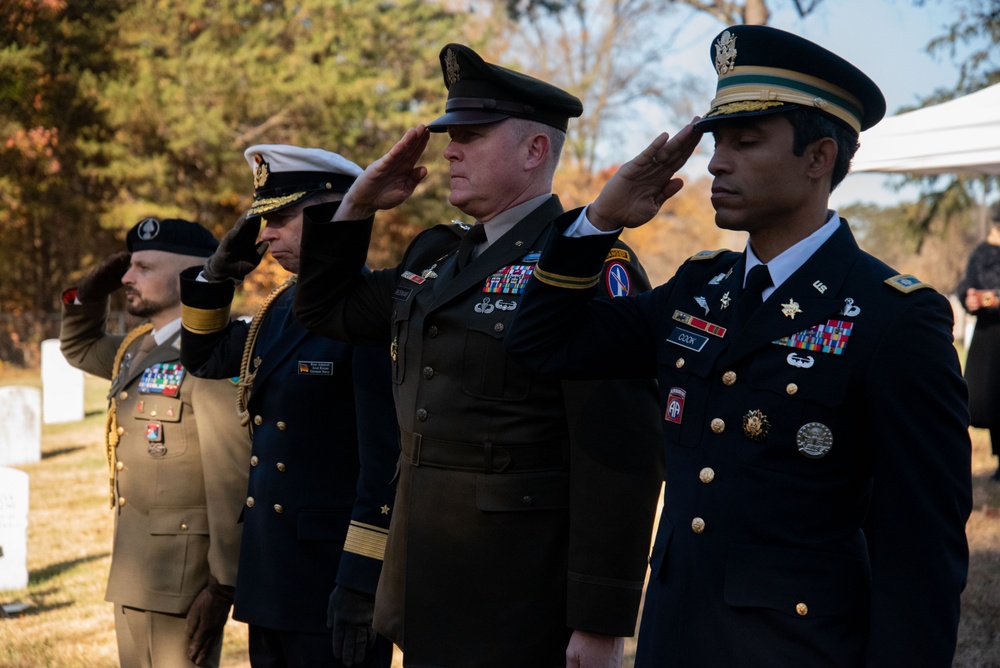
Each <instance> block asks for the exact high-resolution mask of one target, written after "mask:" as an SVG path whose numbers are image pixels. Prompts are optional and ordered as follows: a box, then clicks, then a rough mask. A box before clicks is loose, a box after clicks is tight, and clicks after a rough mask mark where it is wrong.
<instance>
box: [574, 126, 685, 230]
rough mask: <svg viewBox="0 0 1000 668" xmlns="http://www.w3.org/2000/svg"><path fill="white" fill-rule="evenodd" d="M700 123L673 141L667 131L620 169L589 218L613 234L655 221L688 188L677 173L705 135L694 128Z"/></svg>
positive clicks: (590, 210)
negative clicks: (663, 209) (621, 228)
mask: <svg viewBox="0 0 1000 668" xmlns="http://www.w3.org/2000/svg"><path fill="white" fill-rule="evenodd" d="M697 120H698V118H697V117H696V118H695V119H694V120H693V121H691V123H688V124H687V125H685V126H684V127H683V128H682V129H681V131H680V132H678V133H677V134H676V135H674V136H673V137H672V138H671V137H670V136H669V135H668V134H667V133H666V132H664V133H663V134H661V135H660V136H659V137H657V138H656V139H654V140H653V143H652V144H650V145H649V146H647V147H646V148H645V149H644V150H643V151H642V153H640V154H639V155H637V156H636V157H634V158H632V159H631V160H629V161H628V162H626V163H625V164H624V165H622V166H621V168H619V169H618V171H617V172H616V173H615V175H614V176H612V177H611V179H610V180H609V181H608V182H607V183H606V184H605V185H604V188H603V189H602V190H601V194H600V195H598V197H597V199H596V200H595V201H594V203H593V204H591V205H590V208H588V209H587V219H588V220H590V222H591V223H592V224H593V225H594V227H596V228H598V229H600V230H604V231H608V232H610V231H611V230H616V229H618V228H619V227H639V226H640V225H643V224H645V223H647V222H649V221H650V220H652V219H653V216H655V215H656V214H657V212H659V210H660V207H661V206H663V203H664V202H666V201H667V200H668V199H669V198H671V197H673V196H674V195H676V194H677V192H678V191H679V190H680V189H681V187H682V186H683V185H684V182H683V181H681V180H680V179H677V178H674V174H676V173H677V170H678V169H680V168H681V167H683V166H684V163H686V162H687V160H688V158H689V157H691V154H692V153H693V152H694V149H695V147H696V146H698V142H699V141H701V135H702V132H701V131H700V130H698V129H696V128H695V127H694V123H695V121H697Z"/></svg>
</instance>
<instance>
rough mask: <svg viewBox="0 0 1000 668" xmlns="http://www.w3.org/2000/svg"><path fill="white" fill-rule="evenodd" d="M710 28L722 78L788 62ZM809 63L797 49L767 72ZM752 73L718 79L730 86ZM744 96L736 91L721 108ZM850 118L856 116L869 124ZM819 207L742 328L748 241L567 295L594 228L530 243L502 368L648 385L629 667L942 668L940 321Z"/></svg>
mask: <svg viewBox="0 0 1000 668" xmlns="http://www.w3.org/2000/svg"><path fill="white" fill-rule="evenodd" d="M730 31H732V32H729V31H727V32H726V33H724V34H723V36H720V38H719V40H717V41H716V54H715V55H717V56H719V57H718V58H717V60H716V62H717V64H718V63H720V62H721V63H722V67H723V68H727V71H731V69H728V68H731V67H732V66H733V62H732V60H733V59H735V62H736V63H737V64H752V63H753V55H754V54H755V53H758V51H757V50H756V47H755V46H754V45H755V44H760V45H761V46H760V48H761V49H767V53H768V54H769V55H771V56H773V55H774V54H775V53H778V54H781V53H784V54H785V55H786V56H788V54H797V53H798V54H800V55H801V54H802V53H804V52H803V50H802V46H803V45H802V44H801V42H802V41H804V40H801V41H800V40H799V38H795V37H794V36H790V35H788V34H787V33H780V32H779V31H775V30H773V29H769V28H759V27H751V26H742V27H738V28H735V29H734V28H730ZM758 31H760V32H758ZM744 37H747V38H746V39H744ZM734 38H735V39H734ZM736 42H738V43H736ZM818 49H819V47H817V46H815V45H811V46H810V47H809V48H808V49H806V51H808V52H809V53H813V52H814V51H816V50H818ZM737 50H738V53H739V55H738V56H735V55H733V56H732V57H729V56H727V53H726V52H727V51H729V52H731V54H730V55H732V54H735V53H736V51H737ZM830 56H832V54H828V53H826V52H824V53H817V58H819V62H825V61H826V60H829V59H830ZM741 59H742V60H741ZM815 60H816V58H812V59H804V58H802V57H800V56H799V55H796V56H795V58H794V59H793V60H791V61H786V62H785V69H784V70H783V71H782V72H780V73H777V74H780V75H781V76H787V77H792V78H794V77H795V76H796V74H795V72H796V71H797V68H803V67H808V63H809V62H813V61H815ZM831 71H833V70H831V69H827V70H825V72H826V73H829V72H831ZM760 74H761V72H760V71H759V70H757V71H756V72H749V73H748V72H743V71H740V70H737V71H736V72H735V75H737V76H740V75H747V78H745V79H744V80H743V81H744V84H747V82H748V81H753V79H754V76H756V75H760ZM764 74H765V75H767V76H771V75H774V74H776V72H774V71H770V72H765V73H764ZM812 74H813V75H814V77H816V76H818V74H817V73H815V72H814V73H812ZM820 74H822V73H820ZM862 76H863V75H862ZM817 80H818V79H815V78H813V79H810V82H809V85H810V86H813V88H814V89H815V88H816V86H815V83H816V81H817ZM820 81H821V80H820ZM854 82H855V80H854V79H853V75H852V77H846V78H843V80H842V81H841V83H840V86H839V88H840V90H841V92H843V90H845V89H846V90H851V89H852V85H853V84H854ZM772 83H773V82H772ZM790 84H791V85H792V86H795V85H802V86H804V85H805V84H804V83H803V81H794V82H790ZM762 85H769V84H762ZM751 88H752V86H751ZM730 92H732V91H730ZM852 92H854V91H853V90H852ZM755 93H756V96H755ZM813 94H814V95H815V94H816V93H815V92H814V93H813ZM740 95H745V96H746V100H745V102H746V104H739V103H740V102H741V101H740V100H739V99H738V98H739V96H740ZM858 97H859V96H858V95H852V99H855V100H857V99H858ZM760 99H761V97H760V91H759V90H756V91H752V90H743V91H742V92H739V93H737V94H736V96H735V97H733V98H730V100H729V102H728V104H733V105H734V106H733V107H731V108H730V110H729V112H728V113H736V114H742V113H747V112H752V111H753V110H754V109H755V108H756V109H760V106H759V101H760ZM794 99H796V100H798V101H799V103H804V102H803V98H802V97H801V96H797V97H795V98H794ZM789 104H795V103H789ZM810 104H811V102H810ZM877 107H878V105H877V104H875V105H874V108H876V109H877ZM821 108H824V109H825V108H828V107H821ZM872 108H873V107H872V106H871V105H869V107H868V109H869V110H870V109H872ZM883 108H884V107H883ZM855 109H856V111H854V112H852V113H853V114H854V115H853V116H852V117H851V118H852V121H853V125H854V127H858V126H860V125H861V124H862V123H864V122H867V121H868V120H870V119H869V118H867V117H866V116H865V115H864V112H863V111H862V107H861V106H859V107H856V108H855ZM838 113H839V110H838ZM720 114H721V116H722V117H725V116H726V114H727V112H726V111H725V110H723V111H720V112H718V113H717V114H715V117H719V116H720ZM878 115H881V112H878ZM709 117H712V116H709ZM875 120H878V119H877V118H876V119H875ZM830 216H831V218H830V220H828V222H827V225H830V226H832V227H831V228H826V229H825V230H824V231H826V232H829V233H830V234H831V235H830V236H829V237H828V238H827V239H826V240H825V241H824V242H823V243H822V245H820V246H819V247H818V249H817V250H815V252H813V253H812V254H811V256H809V257H808V259H805V260H804V263H802V264H801V265H800V266H799V267H798V269H797V270H795V271H794V273H792V274H791V275H790V277H788V278H787V279H786V280H784V281H783V282H781V283H780V284H779V285H778V286H777V288H776V289H775V290H774V292H773V293H772V294H770V295H769V296H768V297H767V298H766V300H765V301H764V302H763V303H762V304H761V303H760V298H759V297H758V298H757V299H758V301H757V304H758V305H757V306H756V309H755V310H753V309H748V310H749V311H751V313H750V314H748V315H747V316H746V319H745V320H744V319H741V317H740V311H741V306H742V305H744V302H745V301H747V300H749V299H750V297H749V296H748V293H749V291H750V287H749V282H748V285H747V287H746V288H744V272H745V269H746V266H747V265H746V262H747V254H746V253H734V252H729V251H708V252H702V253H698V254H697V255H695V256H694V257H692V258H690V259H689V260H688V261H687V262H685V263H684V264H683V265H682V266H681V267H680V268H679V270H678V271H677V273H676V274H675V276H674V277H673V278H672V279H671V280H670V281H668V282H667V283H666V284H664V285H662V286H659V287H657V288H654V289H653V290H652V291H651V292H648V293H643V294H641V295H636V296H634V297H630V298H628V299H615V300H608V299H600V298H598V299H591V297H592V293H593V290H587V289H581V288H583V287H586V286H588V285H592V284H593V283H594V278H593V277H594V274H595V273H596V272H597V269H598V268H599V266H600V264H601V262H602V259H603V257H604V256H605V254H606V253H607V249H608V247H609V246H610V244H611V239H613V238H614V235H609V236H601V235H594V236H575V237H574V236H573V235H572V232H571V233H570V235H566V234H564V233H563V231H564V230H566V229H567V228H568V226H569V225H570V224H571V223H572V222H573V216H572V215H569V214H568V215H567V217H566V218H565V219H563V220H560V221H558V222H557V224H556V225H555V226H554V227H555V229H554V232H553V234H552V236H551V237H550V240H549V242H548V245H547V246H546V248H545V249H544V251H543V253H542V256H541V258H540V260H539V264H538V267H537V269H536V270H535V272H534V277H535V279H538V280H532V282H531V285H530V286H529V288H528V290H527V295H526V299H525V307H524V308H523V309H522V310H521V311H520V313H519V315H518V318H517V321H516V323H515V326H514V328H513V332H512V333H511V335H510V336H509V337H508V349H509V352H511V354H512V356H513V357H514V359H515V360H517V361H518V362H519V363H523V364H525V365H527V366H529V367H531V368H534V369H538V370H541V371H549V372H558V373H576V374H579V373H593V374H595V375H611V376H617V375H622V376H653V375H655V377H657V378H658V380H659V393H660V400H659V406H660V407H659V411H658V412H659V416H660V420H661V424H662V432H663V448H664V452H665V455H666V472H667V478H666V488H665V489H666V491H665V497H664V506H663V511H662V514H661V517H660V520H659V528H658V532H657V536H656V539H655V542H654V546H653V552H652V557H651V560H650V566H651V575H650V579H649V584H648V588H647V592H646V599H645V604H644V608H643V619H642V622H641V625H640V631H639V646H638V653H637V657H636V665H637V666H643V667H648V666H863V665H868V666H948V665H950V664H951V660H952V656H953V653H954V649H955V642H956V633H957V626H958V620H959V599H960V594H961V592H962V589H963V587H964V585H965V579H966V573H967V566H968V546H967V542H966V537H965V522H966V519H967V518H968V515H969V512H970V507H971V490H970V488H971V483H970V475H969V467H970V444H969V436H968V431H967V427H968V408H967V402H966V388H965V384H964V382H963V380H962V376H961V371H960V368H959V363H958V359H957V355H956V352H955V349H954V347H953V341H952V325H953V316H952V311H951V308H950V306H949V303H948V301H947V300H946V299H945V298H944V297H943V296H941V295H940V294H938V293H937V292H936V291H935V290H933V289H932V288H931V287H929V286H927V285H926V284H924V283H921V282H920V281H919V280H917V279H916V278H914V277H912V276H908V275H900V274H899V273H898V272H896V271H895V270H893V269H892V268H890V267H888V266H887V265H885V264H883V263H882V262H880V261H879V260H877V259H876V258H874V257H872V256H871V255H869V254H867V253H865V252H863V251H861V250H860V249H859V247H858V245H857V244H856V242H855V240H854V237H853V235H852V234H851V231H850V229H849V227H848V225H847V222H846V221H844V220H841V219H839V218H838V217H837V216H836V214H835V213H831V214H830ZM748 281H749V279H748Z"/></svg>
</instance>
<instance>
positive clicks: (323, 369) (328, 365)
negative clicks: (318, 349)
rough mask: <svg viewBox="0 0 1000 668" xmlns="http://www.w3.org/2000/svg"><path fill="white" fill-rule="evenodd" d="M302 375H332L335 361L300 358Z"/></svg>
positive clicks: (300, 372)
mask: <svg viewBox="0 0 1000 668" xmlns="http://www.w3.org/2000/svg"><path fill="white" fill-rule="evenodd" d="M299 375H300V376H332V375H333V362H310V361H303V360H299Z"/></svg>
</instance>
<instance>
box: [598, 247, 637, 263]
mask: <svg viewBox="0 0 1000 668" xmlns="http://www.w3.org/2000/svg"><path fill="white" fill-rule="evenodd" d="M612 260H622V261H623V262H631V261H632V255H631V254H630V253H629V252H628V251H627V250H625V249H624V248H612V249H611V250H609V251H608V256H607V257H606V258H604V261H605V262H611V261H612Z"/></svg>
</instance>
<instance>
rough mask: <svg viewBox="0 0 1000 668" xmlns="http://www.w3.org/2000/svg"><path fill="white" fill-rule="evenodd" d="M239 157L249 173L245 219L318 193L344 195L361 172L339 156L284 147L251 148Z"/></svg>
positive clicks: (326, 152)
mask: <svg viewBox="0 0 1000 668" xmlns="http://www.w3.org/2000/svg"><path fill="white" fill-rule="evenodd" d="M243 157H244V158H246V161H247V164H248V165H250V170H251V171H252V172H253V187H254V191H253V204H251V205H250V208H249V209H247V212H246V215H247V217H251V216H262V215H264V214H267V213H273V212H275V211H278V210H279V209H284V208H285V207H287V206H291V205H292V204H295V203H296V202H301V201H302V200H304V199H306V198H307V197H311V196H313V195H315V194H317V193H321V192H335V193H346V192H347V190H348V189H349V188H350V187H351V184H352V183H354V180H355V179H356V178H357V177H358V176H359V175H360V174H361V172H362V171H363V170H362V169H361V168H360V167H358V166H357V165H356V164H354V163H353V162H351V161H350V160H348V159H347V158H345V157H344V156H342V155H340V154H337V153H331V152H330V151H324V150H323V149H321V148H302V147H300V146H290V145H288V144H258V145H256V146H251V147H250V148H248V149H247V150H246V151H244V152H243Z"/></svg>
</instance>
